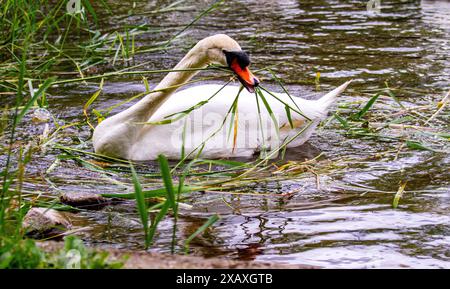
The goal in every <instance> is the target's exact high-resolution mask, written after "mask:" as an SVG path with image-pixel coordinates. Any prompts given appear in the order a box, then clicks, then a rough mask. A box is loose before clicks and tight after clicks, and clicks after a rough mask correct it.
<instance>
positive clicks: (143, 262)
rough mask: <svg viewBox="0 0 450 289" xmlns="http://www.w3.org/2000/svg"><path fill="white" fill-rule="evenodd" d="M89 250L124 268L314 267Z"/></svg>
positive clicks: (56, 245) (45, 244)
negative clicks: (101, 254)
mask: <svg viewBox="0 0 450 289" xmlns="http://www.w3.org/2000/svg"><path fill="white" fill-rule="evenodd" d="M38 246H39V247H40V248H41V249H42V250H44V251H45V252H49V253H52V252H57V251H58V250H60V249H62V248H63V247H64V243H63V242H55V241H42V242H38ZM89 250H96V251H98V252H101V251H107V252H108V253H109V258H110V260H111V261H121V260H124V259H126V261H125V262H124V267H123V268H125V269H315V268H319V267H314V266H307V265H289V264H282V263H269V262H254V261H235V260H226V259H221V258H202V257H197V256H183V255H169V254H161V253H153V252H144V251H131V250H119V249H112V248H110V249H105V248H101V249H100V248H96V247H90V248H89Z"/></svg>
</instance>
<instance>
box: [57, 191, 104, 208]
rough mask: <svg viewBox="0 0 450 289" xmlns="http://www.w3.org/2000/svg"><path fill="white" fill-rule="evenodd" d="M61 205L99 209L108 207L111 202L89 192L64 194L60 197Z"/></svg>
mask: <svg viewBox="0 0 450 289" xmlns="http://www.w3.org/2000/svg"><path fill="white" fill-rule="evenodd" d="M59 200H60V201H61V203H63V204H66V205H69V206H72V207H77V208H83V209H88V210H89V209H93V210H95V209H99V208H102V207H104V206H106V205H107V204H108V203H109V201H108V199H106V198H104V197H102V196H101V195H98V194H93V193H87V192H81V193H79V192H77V193H75V192H70V193H64V194H62V195H61V196H60V197H59Z"/></svg>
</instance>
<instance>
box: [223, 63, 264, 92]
mask: <svg viewBox="0 0 450 289" xmlns="http://www.w3.org/2000/svg"><path fill="white" fill-rule="evenodd" d="M230 68H231V69H232V70H233V71H234V73H236V75H237V77H238V79H239V81H240V82H241V83H242V85H243V86H244V87H245V88H246V89H247V90H248V91H249V92H252V93H253V92H255V87H256V86H258V84H259V80H258V78H256V76H254V75H253V73H252V72H251V71H250V69H248V67H244V68H242V67H241V66H240V65H239V63H238V61H237V59H234V60H233V61H232V62H231V65H230Z"/></svg>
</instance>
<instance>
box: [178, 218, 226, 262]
mask: <svg viewBox="0 0 450 289" xmlns="http://www.w3.org/2000/svg"><path fill="white" fill-rule="evenodd" d="M219 219H220V217H219V215H217V214H215V215H213V216H211V217H209V219H208V220H207V221H206V222H205V223H204V224H203V225H202V226H201V227H200V228H198V229H197V231H195V232H194V233H193V234H192V235H190V236H189V237H188V238H187V239H186V241H185V242H184V250H185V253H186V254H188V253H189V244H190V243H191V241H192V240H193V239H194V238H195V237H197V236H198V235H200V234H202V233H203V232H204V231H205V230H206V229H208V228H209V227H210V226H211V225H212V224H214V223H215V222H217V221H218V220H219Z"/></svg>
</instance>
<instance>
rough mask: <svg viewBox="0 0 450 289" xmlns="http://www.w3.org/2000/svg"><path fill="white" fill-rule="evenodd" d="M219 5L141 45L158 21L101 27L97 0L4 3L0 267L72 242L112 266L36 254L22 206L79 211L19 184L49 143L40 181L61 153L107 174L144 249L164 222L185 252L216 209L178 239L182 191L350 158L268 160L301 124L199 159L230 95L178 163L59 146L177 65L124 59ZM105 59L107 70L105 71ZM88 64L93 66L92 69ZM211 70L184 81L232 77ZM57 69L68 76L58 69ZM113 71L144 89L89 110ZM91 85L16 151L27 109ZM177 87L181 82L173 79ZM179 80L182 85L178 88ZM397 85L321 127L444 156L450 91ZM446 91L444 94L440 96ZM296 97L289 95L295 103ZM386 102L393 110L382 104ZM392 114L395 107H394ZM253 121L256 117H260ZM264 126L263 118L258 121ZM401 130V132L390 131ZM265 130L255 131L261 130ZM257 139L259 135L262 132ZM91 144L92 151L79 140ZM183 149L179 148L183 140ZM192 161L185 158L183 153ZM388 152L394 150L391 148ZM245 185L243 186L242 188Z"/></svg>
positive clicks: (289, 111) (30, 264) (185, 195)
mask: <svg viewBox="0 0 450 289" xmlns="http://www.w3.org/2000/svg"><path fill="white" fill-rule="evenodd" d="M223 2H224V1H217V2H214V3H213V4H212V5H211V6H210V7H208V8H207V9H205V10H204V11H202V12H200V13H199V14H198V15H197V16H196V17H195V18H194V19H193V20H192V21H191V22H189V23H188V24H187V25H185V26H184V27H182V28H181V29H179V30H178V31H177V32H176V33H174V34H173V36H172V37H169V38H168V39H167V40H164V41H163V42H161V43H154V44H152V45H150V46H147V47H144V48H140V47H138V46H136V45H135V42H136V38H137V37H139V36H141V35H144V34H146V33H159V32H160V31H159V30H158V29H154V28H151V27H149V26H148V25H144V24H143V25H137V26H129V27H121V28H120V29H117V30H114V31H108V32H105V31H103V30H102V29H101V27H99V25H100V23H99V22H101V21H100V20H101V19H100V18H99V15H97V13H96V9H98V7H103V8H106V10H107V11H108V9H109V8H108V7H107V5H106V4H105V2H104V1H95V4H94V5H90V3H94V2H92V1H91V2H89V1H83V4H84V5H85V8H86V9H85V12H84V13H85V14H84V15H81V14H76V15H69V14H67V13H65V11H64V9H65V5H64V4H65V3H66V1H63V0H60V1H37V2H36V1H13V0H6V1H3V2H2V8H1V10H0V39H1V40H0V60H1V63H2V64H1V66H0V74H1V75H2V78H1V79H0V96H1V97H3V96H5V97H10V98H11V99H13V101H11V104H10V105H9V107H5V108H4V109H3V111H2V117H1V120H0V134H1V137H2V140H3V141H4V142H5V143H6V146H5V147H4V148H2V154H4V155H5V156H6V158H5V165H4V167H3V168H2V171H1V176H0V177H1V180H2V185H1V186H2V187H1V196H0V267H1V268H49V267H51V268H60V267H63V266H65V265H64V262H65V261H64V257H61V256H65V255H66V254H67V252H68V251H70V250H71V249H77V250H79V251H80V252H82V253H81V255H82V262H81V267H82V268H104V267H114V266H116V264H108V262H107V259H106V256H104V255H97V256H95V255H93V254H92V253H89V252H88V250H86V249H85V248H84V247H83V246H84V245H83V244H82V243H81V241H80V240H77V239H74V238H72V237H69V238H67V239H66V247H65V249H64V250H62V251H61V252H60V253H57V254H48V253H45V252H44V251H42V250H41V249H40V248H39V247H38V246H37V245H36V243H35V241H33V240H30V239H28V238H27V237H26V236H25V234H24V232H23V229H22V227H21V222H22V218H23V216H24V214H25V213H26V212H27V210H28V209H29V208H30V207H32V206H43V207H51V208H54V209H58V210H72V211H80V210H83V208H77V209H75V208H72V207H70V206H66V205H62V204H59V201H58V198H57V196H55V194H52V193H48V192H41V191H39V192H36V191H32V190H30V189H27V188H24V187H23V183H26V182H30V183H33V182H36V180H35V179H32V177H31V176H28V175H27V166H28V165H29V163H30V162H31V161H32V159H33V154H34V153H35V152H36V151H40V150H43V149H44V148H45V149H47V150H51V151H52V152H56V154H58V156H57V158H56V159H55V161H54V162H53V164H52V165H51V166H50V167H49V168H48V169H47V170H46V171H45V172H43V174H42V178H43V180H44V181H45V182H46V184H48V185H49V186H50V187H51V188H52V189H54V190H55V191H58V190H59V189H58V185H57V184H55V183H54V182H52V180H51V179H50V178H49V177H48V176H49V175H51V173H52V172H54V171H57V170H58V167H59V166H60V165H61V161H62V162H64V161H73V162H74V163H76V164H77V165H79V166H80V167H82V168H83V169H85V170H86V171H89V172H95V173H98V174H99V175H100V177H99V178H98V179H96V178H94V177H92V179H91V180H90V181H91V182H93V183H99V182H107V183H108V185H110V186H112V187H114V188H117V191H118V193H104V194H103V196H105V197H114V198H123V199H130V200H135V201H136V214H137V215H138V216H139V218H140V221H141V223H142V231H143V234H144V244H143V247H144V248H150V247H151V246H152V245H154V243H155V242H156V238H157V236H158V234H157V233H158V224H160V222H161V221H163V220H164V219H165V218H172V220H173V221H174V222H173V223H174V225H173V229H172V244H171V251H172V253H176V252H189V251H190V244H191V242H192V241H193V240H194V239H195V238H197V237H199V236H200V235H202V234H204V233H206V232H207V231H208V230H213V226H215V222H216V221H217V220H218V219H219V216H218V215H216V214H214V213H211V216H209V217H205V223H204V224H203V225H202V226H200V227H199V228H197V230H196V231H195V232H194V233H193V234H192V235H190V236H189V237H187V238H186V239H185V240H177V236H178V235H177V230H178V229H177V222H178V220H179V218H180V216H179V209H180V208H181V206H182V205H186V204H189V201H190V199H189V197H190V195H191V194H192V193H195V192H199V191H200V192H204V193H208V194H217V195H224V194H228V195H249V196H250V195H251V196H260V197H262V198H265V197H273V198H279V197H282V196H281V195H280V194H276V193H264V192H259V191H256V190H255V189H252V188H251V187H250V186H251V185H252V184H254V183H257V182H260V181H261V180H264V181H266V182H270V181H283V180H291V179H296V180H302V179H303V178H308V177H311V175H314V176H317V174H330V173H332V172H336V171H339V170H342V168H343V167H345V164H346V162H347V163H350V162H352V161H354V160H351V159H344V160H340V162H339V163H337V162H334V163H333V162H331V163H326V162H321V157H322V155H318V156H316V157H315V158H313V159H311V160H307V161H289V160H288V161H286V160H283V159H272V157H273V156H275V155H276V154H279V153H280V152H282V153H283V152H284V151H285V149H286V147H287V145H288V144H289V143H290V142H291V141H293V140H294V139H295V138H296V137H298V136H300V135H301V134H302V133H303V131H304V130H302V131H299V132H298V133H297V135H295V136H293V137H292V138H289V139H286V140H284V142H283V143H282V145H281V146H280V147H279V148H277V149H276V150H273V151H270V152H265V153H263V154H261V156H260V158H259V159H256V160H252V161H246V162H239V161H233V160H206V159H202V158H201V154H200V153H201V151H202V149H203V147H204V145H205V143H206V142H207V141H208V140H209V139H210V138H211V137H213V136H214V135H215V133H218V132H219V131H220V130H221V129H222V128H223V126H224V125H225V123H226V121H227V120H230V126H229V127H228V136H229V137H230V138H235V137H236V128H237V127H236V123H237V122H236V119H237V117H238V115H237V111H238V102H237V100H238V98H239V94H237V95H236V96H235V101H234V102H233V105H232V106H231V107H230V108H229V110H228V114H227V117H226V118H225V119H224V120H223V122H222V126H221V127H220V128H219V129H218V130H217V131H216V132H214V133H213V134H212V135H210V136H208V137H207V138H206V139H205V141H204V142H203V143H202V144H201V145H199V147H198V148H197V149H196V150H195V151H194V152H184V151H183V155H184V158H182V159H181V160H180V161H179V162H177V163H174V164H170V163H169V162H168V161H167V159H166V158H165V157H164V156H159V159H158V164H159V171H158V172H154V171H153V170H152V168H150V167H148V166H146V165H144V164H138V163H133V162H129V161H127V160H120V159H117V158H113V157H108V156H103V155H99V154H96V153H93V152H92V151H91V150H90V147H89V145H90V144H89V143H87V144H86V143H84V142H82V141H81V140H77V141H74V142H73V143H71V144H67V142H66V141H65V138H67V136H68V135H70V132H69V130H70V129H73V128H79V129H84V130H90V131H92V129H93V128H94V127H95V125H96V124H97V123H98V122H99V121H101V120H102V119H104V118H105V117H107V116H108V115H109V114H110V112H111V111H112V110H113V109H115V108H118V107H120V106H121V105H124V104H126V103H128V102H130V101H133V100H135V99H138V98H141V97H143V96H144V95H146V94H148V93H155V92H157V90H152V89H151V87H150V85H149V84H148V81H147V78H146V76H153V75H157V74H165V73H168V72H171V71H174V70H171V69H159V70H143V69H141V68H142V66H144V65H145V64H146V63H140V64H137V65H131V63H132V61H133V58H134V57H136V55H139V54H142V53H162V52H163V51H165V50H167V49H169V48H172V47H171V45H173V43H174V40H175V39H177V38H178V37H181V36H182V35H183V32H185V31H186V30H187V29H189V28H190V27H192V26H193V25H195V24H196V23H197V22H198V21H199V20H200V19H201V18H202V17H204V16H205V15H207V14H208V13H210V12H212V11H214V10H215V9H218V8H220V4H221V3H223ZM182 4H183V3H182V1H176V2H174V3H172V4H171V5H169V6H167V7H163V8H161V9H159V10H158V11H146V12H139V13H136V11H132V13H131V14H130V15H149V16H148V17H151V16H152V15H156V14H157V13H168V12H169V11H182V10H183V9H184V8H186V7H183V6H182ZM72 34H73V35H77V36H79V37H77V39H78V40H77V41H78V42H77V43H70V42H71V35H72ZM106 64H110V65H112V67H113V68H112V69H108V68H105V67H106ZM92 70H93V71H94V73H92V72H91V71H92ZM186 70H201V71H203V70H208V71H212V72H214V73H215V75H216V76H214V77H203V78H198V79H195V80H192V81H190V82H189V83H188V84H192V83H196V82H200V81H205V80H211V79H221V80H222V81H223V80H224V79H227V80H228V77H230V76H232V74H231V73H230V72H229V71H227V70H224V68H223V67H217V66H213V65H211V66H209V67H208V68H206V69H186ZM257 71H258V73H261V74H264V75H266V76H267V82H271V83H274V84H277V85H278V86H279V90H281V91H283V92H285V93H286V94H287V95H289V96H290V94H289V92H288V89H287V88H286V87H285V86H284V84H283V83H282V81H281V80H280V79H279V78H278V77H277V76H276V75H275V74H274V73H273V71H272V70H271V67H265V68H261V69H259V70H257ZM64 72H74V74H73V75H72V76H66V75H65V74H64ZM117 77H142V79H143V83H144V85H145V90H146V91H145V92H144V93H139V94H137V95H134V96H130V97H129V98H128V99H125V100H124V101H122V102H120V103H118V104H115V105H113V106H111V107H109V108H106V109H103V110H96V109H95V107H96V104H97V103H96V101H98V98H99V96H100V95H101V93H102V92H103V87H104V85H105V84H106V83H107V82H108V81H113V79H114V78H117ZM88 81H89V82H94V81H98V90H97V91H96V92H94V93H93V94H92V95H91V96H90V98H89V99H87V100H86V103H85V105H84V107H80V116H82V115H84V119H83V120H80V121H75V122H73V123H64V124H61V123H62V122H61V120H59V119H56V117H55V119H54V120H53V124H54V125H55V127H56V128H55V129H54V130H52V131H51V132H50V133H49V134H48V135H47V136H46V137H45V138H43V139H41V140H39V141H32V142H30V145H29V147H28V148H27V149H17V148H16V147H15V146H14V145H15V143H16V141H17V130H16V128H17V127H18V126H20V125H22V122H23V120H24V118H25V117H26V116H28V115H29V113H30V111H31V110H32V109H35V108H37V107H43V108H45V107H47V106H48V100H49V98H50V99H51V97H52V96H51V94H50V93H49V91H51V89H52V87H56V86H60V87H64V86H65V85H70V84H80V85H81V84H84V83H87V82H88ZM229 83H231V80H229V81H225V84H224V85H223V86H222V87H221V88H220V89H219V90H218V91H216V92H214V93H212V94H211V96H210V97H209V98H208V99H207V100H206V101H202V102H199V103H197V104H196V105H194V106H193V107H191V108H188V109H186V110H184V111H180V112H177V113H175V114H173V115H170V116H168V117H167V118H166V119H165V120H164V121H162V122H160V123H153V125H165V124H168V123H171V122H173V121H182V119H183V118H184V117H186V116H187V115H189V114H190V113H192V112H193V111H194V110H196V109H199V108H201V107H202V106H204V105H205V104H207V103H208V102H209V101H210V100H212V99H213V98H214V97H216V96H217V95H218V93H219V92H220V91H221V90H222V89H223V88H224V87H225V86H226V85H228V84H229ZM315 83H316V87H317V89H318V90H319V89H320V85H321V83H320V74H319V73H318V74H317V77H316V81H315ZM180 86H181V85H180ZM177 87H179V86H177ZM262 92H266V93H268V94H269V95H270V97H273V98H274V99H275V100H277V101H279V102H280V103H281V104H282V105H283V106H284V107H285V111H286V115H287V118H288V120H289V122H290V124H291V126H292V125H293V124H292V118H293V116H294V115H295V114H297V115H301V116H303V117H304V118H305V119H306V120H308V121H309V122H308V124H307V125H306V126H305V128H304V129H306V128H307V127H308V125H310V124H311V122H310V120H309V119H308V118H307V117H306V116H305V115H304V114H303V113H302V111H301V109H300V108H299V107H297V106H296V104H295V103H294V102H293V103H294V104H295V105H292V104H290V103H286V102H283V101H282V100H280V99H279V98H278V97H277V96H276V95H275V94H273V93H271V92H270V91H269V90H268V89H267V88H266V87H265V86H260V87H259V88H258V89H257V92H256V93H255V97H256V100H257V105H258V108H257V109H258V111H259V112H261V111H262V110H266V111H267V112H268V113H269V115H270V116H271V117H272V121H273V123H274V125H275V127H277V128H278V127H279V125H278V124H277V121H276V119H275V117H274V116H273V111H272V108H271V107H270V105H269V102H268V101H267V99H266V97H265V96H264V95H263V93H262ZM402 92H403V91H402V90H401V89H400V88H393V87H388V86H387V85H386V87H383V88H380V89H377V90H376V91H374V92H372V93H370V94H365V93H362V92H354V94H358V96H362V97H361V100H360V101H355V102H350V103H345V102H340V106H339V107H338V109H337V111H336V112H335V113H334V115H333V116H331V117H330V118H329V119H327V120H326V121H325V122H323V124H322V125H321V129H324V128H325V127H331V128H333V129H335V130H337V131H338V132H340V133H341V134H343V135H345V137H346V138H348V139H353V138H358V139H363V140H367V141H380V142H381V141H383V142H387V143H388V144H389V146H388V147H389V149H392V148H395V153H396V154H400V153H401V152H402V151H403V150H407V151H408V152H411V151H416V150H421V151H427V152H429V153H448V141H449V133H448V131H445V129H442V127H443V125H442V122H443V120H442V119H443V118H444V117H445V116H446V115H445V111H444V107H445V105H446V104H447V102H448V100H447V98H448V97H444V98H443V101H442V103H441V104H438V105H436V104H434V103H431V104H429V105H425V106H421V107H416V106H411V105H409V106H407V105H404V104H403V103H402V102H401V101H400V99H401V98H400V97H399V95H400V94H401V93H402ZM447 96H448V95H447ZM292 99H293V98H292V97H291V100H292ZM386 106H389V109H386V108H385V107H386ZM396 113H398V115H396ZM447 116H448V115H447ZM257 121H260V122H261V119H259V120H257ZM261 127H262V125H261ZM398 130H401V131H402V133H401V134H398V133H397V131H398ZM261 133H263V132H262V131H261ZM263 139H264V137H263ZM87 147H89V148H87ZM180 149H182V148H180ZM193 156H194V159H193V160H190V161H188V159H189V157H193ZM395 157H396V156H395ZM247 187H248V188H247ZM404 188H405V187H404V186H403V188H401V189H399V190H398V191H396V192H390V193H392V194H393V195H395V196H394V200H393V204H392V206H393V207H394V208H398V204H399V201H400V199H401V197H402V195H403V193H404ZM148 199H156V200H157V203H156V204H154V205H152V206H150V207H149V205H148V201H149V200H148Z"/></svg>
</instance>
